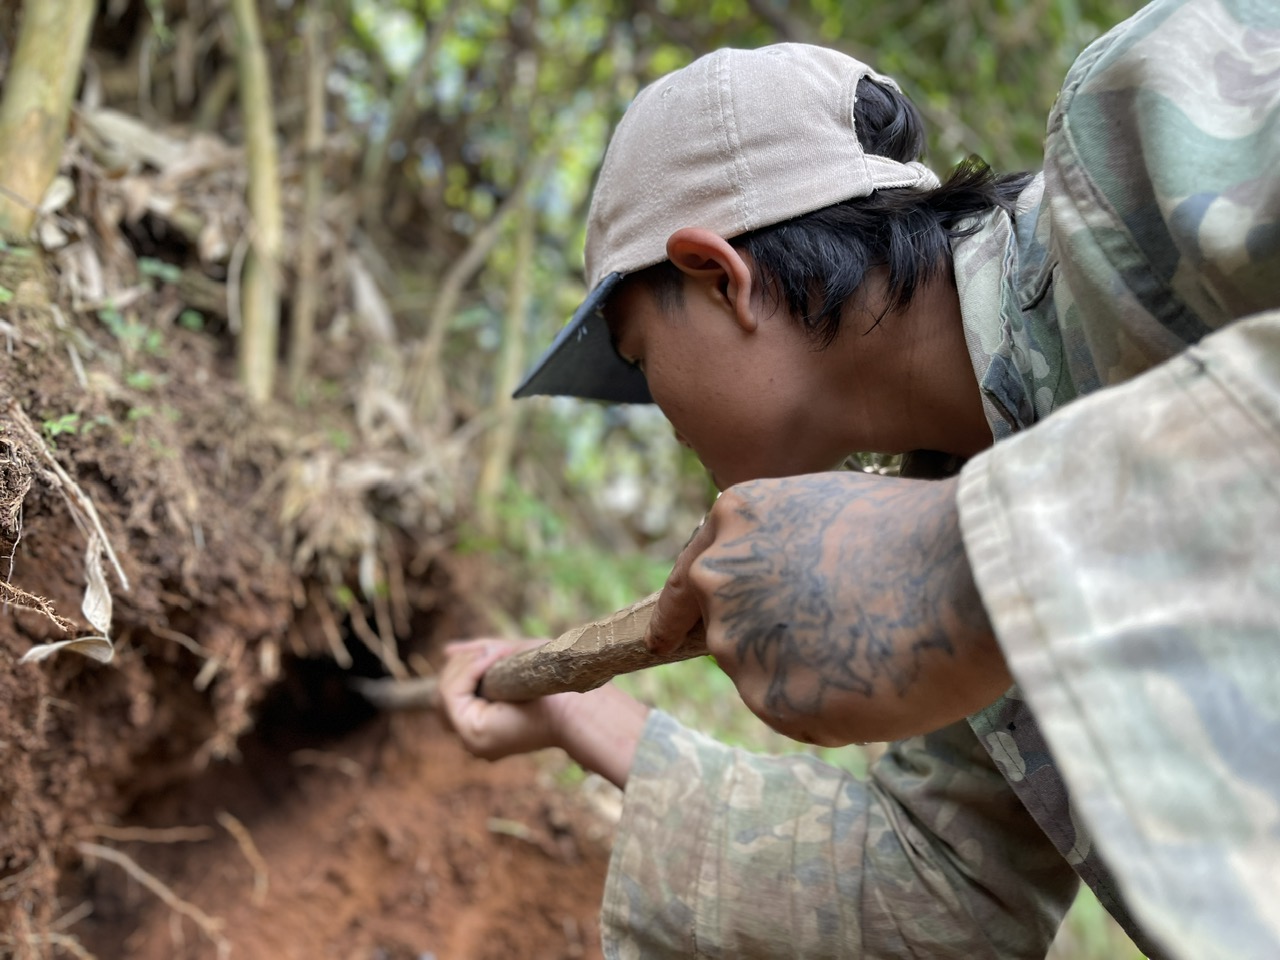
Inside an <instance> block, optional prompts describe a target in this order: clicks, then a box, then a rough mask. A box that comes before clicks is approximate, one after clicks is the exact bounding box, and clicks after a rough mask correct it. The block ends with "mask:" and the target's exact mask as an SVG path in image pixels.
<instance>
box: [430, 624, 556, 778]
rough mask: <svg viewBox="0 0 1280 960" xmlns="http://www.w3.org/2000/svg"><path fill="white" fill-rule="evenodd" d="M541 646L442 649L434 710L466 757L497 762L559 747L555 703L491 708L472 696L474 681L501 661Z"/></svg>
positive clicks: (493, 643) (486, 643)
mask: <svg viewBox="0 0 1280 960" xmlns="http://www.w3.org/2000/svg"><path fill="white" fill-rule="evenodd" d="M545 642H546V641H544V640H523V641H514V642H511V641H502V640H469V641H466V642H464V643H451V644H449V645H448V646H447V647H445V657H446V658H447V659H446V660H445V665H444V669H443V670H442V671H441V673H440V705H441V708H442V709H443V710H444V712H445V716H447V717H448V719H449V722H450V723H451V724H452V725H453V728H454V730H455V731H457V734H458V737H459V738H460V739H461V740H462V745H463V746H464V747H466V748H467V750H468V752H470V753H472V754H474V755H475V756H477V757H480V758H482V759H484V760H499V759H501V758H502V757H507V756H511V755H512V754H516V753H529V752H531V751H534V750H542V749H544V748H546V747H556V746H559V745H560V743H559V734H558V731H557V725H556V721H557V719H558V718H557V713H558V712H559V710H560V708H561V704H560V703H558V702H557V701H558V700H560V699H562V698H563V697H566V696H569V694H560V695H559V696H558V697H543V698H542V699H540V700H533V701H531V702H529V703H518V704H517V703H494V702H491V701H489V700H485V699H484V698H483V697H479V696H477V695H476V688H477V687H478V686H479V684H480V678H481V677H482V676H484V672H485V671H486V670H488V669H489V668H490V667H491V666H493V665H494V664H495V663H497V662H498V661H499V660H501V659H502V658H503V657H509V656H511V655H512V654H514V653H519V652H520V651H522V650H528V649H530V648H531V647H536V646H540V645H541V644H543V643H545Z"/></svg>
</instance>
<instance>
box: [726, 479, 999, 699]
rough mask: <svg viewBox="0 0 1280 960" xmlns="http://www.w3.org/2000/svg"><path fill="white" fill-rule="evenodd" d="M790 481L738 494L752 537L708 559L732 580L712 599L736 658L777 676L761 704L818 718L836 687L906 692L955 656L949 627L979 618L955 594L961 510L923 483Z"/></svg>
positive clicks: (864, 692)
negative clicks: (936, 661)
mask: <svg viewBox="0 0 1280 960" xmlns="http://www.w3.org/2000/svg"><path fill="white" fill-rule="evenodd" d="M772 482H778V481H766V483H772ZM781 482H784V483H786V484H787V487H786V496H785V497H779V496H778V495H777V493H776V492H771V491H769V490H767V489H763V490H762V489H761V488H760V487H759V486H757V485H755V484H746V485H744V486H742V487H738V488H735V490H734V494H735V500H736V501H737V502H736V503H735V509H736V510H737V512H738V514H739V516H740V517H741V518H742V519H743V520H745V521H747V523H748V524H749V525H750V532H749V533H748V534H746V535H745V536H742V537H740V538H738V539H736V540H733V541H730V542H728V543H726V544H725V545H724V553H727V554H728V555H727V556H726V555H724V554H723V553H720V552H719V551H717V553H716V554H715V555H714V556H712V557H707V558H704V560H703V563H705V565H706V567H707V569H709V570H711V571H712V572H714V573H716V574H718V575H720V576H723V577H725V578H726V579H727V582H726V583H725V584H724V585H723V586H722V587H720V588H719V589H718V590H716V591H715V596H716V598H717V599H718V600H719V601H720V604H721V608H722V614H721V619H722V622H723V624H724V626H725V628H726V631H727V633H728V636H729V638H730V642H731V643H732V644H733V646H734V649H735V651H736V653H737V656H738V659H739V662H742V663H746V662H747V661H748V660H749V659H750V658H754V659H755V660H756V661H757V662H758V663H759V664H760V665H761V667H762V668H763V669H764V670H765V671H766V672H767V673H768V674H769V676H770V680H769V685H768V689H767V691H766V692H765V699H764V704H763V705H764V707H765V708H766V709H767V710H768V711H770V713H772V714H773V715H775V716H787V715H791V716H794V715H813V714H815V713H817V712H819V711H820V710H821V708H822V705H823V702H824V700H825V699H826V697H827V696H828V694H829V693H830V692H831V691H841V692H845V693H854V694H858V695H861V696H864V697H873V696H876V695H878V694H880V693H883V692H885V689H886V685H887V686H888V688H890V689H892V691H894V692H896V694H897V695H898V696H899V697H902V696H904V695H905V694H906V692H907V690H908V689H909V688H910V687H911V685H912V683H913V682H914V681H915V680H916V678H917V677H918V675H919V672H920V664H921V659H922V657H923V656H924V655H925V654H926V653H927V652H929V651H937V652H940V653H943V654H946V655H948V656H954V655H955V649H954V648H953V646H952V642H951V639H950V638H949V637H948V634H947V629H946V626H947V624H948V623H950V624H956V623H957V620H959V621H960V622H962V623H963V624H964V625H965V626H968V625H969V623H970V622H971V618H970V617H969V616H967V615H966V614H965V611H964V610H963V609H961V608H962V607H963V606H965V598H963V597H961V598H959V599H958V600H957V598H955V597H953V596H952V587H953V585H954V584H955V582H956V581H955V580H954V577H955V576H956V574H957V572H959V573H960V574H961V575H963V576H964V577H966V578H967V577H968V576H969V574H968V566H967V560H966V559H965V556H964V549H963V545H962V543H961V540H960V536H959V530H958V527H957V521H956V519H955V512H954V506H952V505H949V501H946V500H945V499H940V498H938V497H937V495H936V492H935V491H933V490H929V489H927V487H929V486H932V485H931V484H927V483H926V482H924V481H887V482H886V481H879V482H876V481H872V482H869V483H868V482H864V478H862V477H860V476H859V475H857V474H818V475H813V476H806V477H795V478H790V479H788V480H786V481H781ZM766 503H767V506H766ZM974 600H975V601H976V593H975V594H974ZM976 602H977V603H978V606H979V609H980V601H976ZM948 614H950V619H948ZM983 616H984V617H985V614H983Z"/></svg>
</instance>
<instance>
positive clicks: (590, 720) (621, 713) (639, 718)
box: [553, 683, 649, 788]
mask: <svg viewBox="0 0 1280 960" xmlns="http://www.w3.org/2000/svg"><path fill="white" fill-rule="evenodd" d="M557 704H558V707H559V709H558V710H557V712H556V717H555V720H554V724H553V726H554V729H555V733H556V738H557V742H558V744H559V746H560V747H561V748H562V749H563V750H564V751H565V753H567V754H568V755H569V756H570V757H571V758H572V759H573V760H574V762H575V763H577V764H578V765H579V766H581V767H582V768H583V769H585V770H590V771H591V772H593V773H598V774H599V775H600V776H602V777H604V778H605V779H606V780H608V781H609V782H610V783H612V784H613V785H614V786H616V787H623V788H625V787H626V785H627V774H628V772H629V771H630V769H631V764H632V761H633V759H634V757H635V752H636V745H637V744H638V743H639V742H640V738H641V736H642V735H643V733H644V726H645V721H646V720H647V719H648V717H649V708H648V707H647V706H645V705H644V704H643V703H641V702H640V701H639V700H636V699H635V698H634V697H632V696H630V695H628V694H626V693H624V692H623V691H621V690H619V689H618V688H617V687H615V686H614V685H613V684H611V683H610V684H606V685H605V686H603V687H600V688H598V689H596V690H592V691H590V692H589V693H584V694H563V695H561V696H560V697H559V698H558V700H557Z"/></svg>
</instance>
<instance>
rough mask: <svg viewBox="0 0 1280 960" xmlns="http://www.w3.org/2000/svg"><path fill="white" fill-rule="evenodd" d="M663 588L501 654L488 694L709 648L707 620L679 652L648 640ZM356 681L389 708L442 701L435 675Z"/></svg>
mask: <svg viewBox="0 0 1280 960" xmlns="http://www.w3.org/2000/svg"><path fill="white" fill-rule="evenodd" d="M657 602H658V594H656V593H655V594H652V595H650V596H648V597H645V598H644V599H643V600H640V601H638V602H636V603H633V604H632V605H631V606H629V607H627V608H626V609H624V610H619V611H618V612H617V613H614V614H610V615H609V616H607V617H605V618H604V619H602V620H595V621H593V622H591V623H588V624H585V625H583V626H580V627H574V628H573V629H572V630H569V631H567V632H566V633H564V634H561V635H560V636H559V637H557V638H556V639H555V640H551V641H549V642H547V643H544V644H543V645H542V646H540V647H536V648H534V649H533V650H526V651H525V652H524V653H517V654H515V655H514V656H511V657H507V658H505V659H503V660H499V661H498V662H497V663H495V664H494V665H493V666H492V667H490V668H489V670H488V671H487V672H486V673H485V675H484V677H483V678H482V679H481V681H480V695H481V696H482V697H484V698H485V699H487V700H502V701H505V702H507V703H523V702H525V701H528V700H536V699H537V698H538V697H546V696H550V695H551V694H553V693H570V692H573V693H584V692H585V691H587V690H594V689H595V688H596V687H599V686H602V685H603V684H605V683H607V682H608V681H609V680H611V679H613V678H614V677H616V676H620V675H621V674H624V673H634V672H635V671H636V670H643V669H645V668H646V667H656V666H658V665H659V664H662V663H677V662H679V661H681V660H691V659H692V658H694V657H700V656H702V655H704V654H705V653H706V652H707V644H706V637H705V635H704V634H703V630H702V626H701V624H699V626H698V627H697V628H696V629H695V630H694V631H693V632H692V633H690V635H689V639H688V640H686V641H685V643H684V645H683V646H682V647H680V649H679V650H676V651H675V652H674V653H669V654H665V655H661V656H659V655H657V654H653V653H650V652H649V650H648V648H647V647H645V645H644V634H645V630H647V629H648V627H649V620H650V619H651V618H652V617H653V608H654V607H655V606H656V605H657ZM352 685H353V686H354V687H355V688H356V689H357V690H359V691H360V692H361V693H362V694H364V696H365V697H367V698H368V699H369V701H370V702H371V703H373V704H375V705H376V706H378V707H380V708H382V709H384V710H407V709H414V708H417V709H423V708H428V709H429V708H433V707H435V706H436V705H437V702H438V691H437V686H436V680H435V677H416V678H414V679H412V680H400V681H397V680H354V681H352Z"/></svg>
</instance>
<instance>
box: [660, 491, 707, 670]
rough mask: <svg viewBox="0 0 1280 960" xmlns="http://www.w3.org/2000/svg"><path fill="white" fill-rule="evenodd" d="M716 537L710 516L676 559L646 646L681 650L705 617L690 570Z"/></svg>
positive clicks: (662, 650)
mask: <svg viewBox="0 0 1280 960" xmlns="http://www.w3.org/2000/svg"><path fill="white" fill-rule="evenodd" d="M715 539H716V534H715V520H714V518H713V517H712V516H711V515H708V516H707V518H706V519H705V520H703V522H702V525H701V526H699V527H698V529H697V530H695V531H694V532H693V537H692V538H691V539H690V540H689V542H688V544H686V545H685V548H684V549H683V550H682V551H680V556H679V557H677V558H676V564H675V566H674V567H673V568H672V570H671V573H670V575H669V576H668V577H667V582H666V584H665V585H664V586H663V588H662V593H661V594H660V595H659V597H658V602H657V604H656V605H655V606H654V608H653V617H652V619H650V621H649V629H648V630H647V631H646V632H645V637H644V642H645V646H647V647H648V648H649V650H650V651H652V652H653V653H670V652H672V651H673V650H678V649H679V648H680V646H681V645H682V644H683V643H684V642H685V640H686V638H687V637H688V636H689V631H690V630H692V629H693V628H694V627H695V626H697V624H698V621H700V620H701V619H702V599H701V597H699V596H698V594H697V592H696V590H695V589H694V586H693V583H692V581H691V580H690V578H689V571H690V569H691V568H692V567H693V564H694V562H695V561H697V559H698V557H700V556H701V555H702V554H703V552H704V551H705V550H706V549H707V548H708V547H710V546H711V544H713V543H715Z"/></svg>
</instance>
